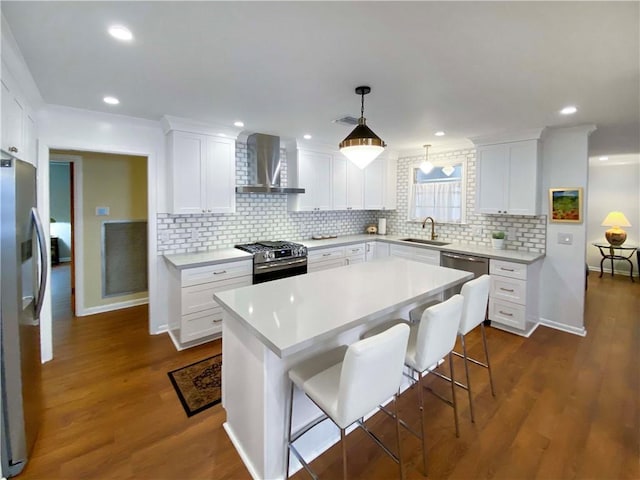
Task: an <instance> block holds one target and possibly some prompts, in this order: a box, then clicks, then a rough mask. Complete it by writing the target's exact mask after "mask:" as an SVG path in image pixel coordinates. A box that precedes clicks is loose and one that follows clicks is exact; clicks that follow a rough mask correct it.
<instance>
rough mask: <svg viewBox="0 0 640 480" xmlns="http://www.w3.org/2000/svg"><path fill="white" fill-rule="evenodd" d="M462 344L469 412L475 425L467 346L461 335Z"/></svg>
mask: <svg viewBox="0 0 640 480" xmlns="http://www.w3.org/2000/svg"><path fill="white" fill-rule="evenodd" d="M460 343H462V356H463V357H464V358H463V360H464V371H465V373H466V375H467V393H468V395H469V412H470V413H471V422H473V423H475V422H476V419H475V417H474V415H473V398H472V395H471V381H470V380H469V364H468V362H467V345H466V343H465V341H464V335H460Z"/></svg>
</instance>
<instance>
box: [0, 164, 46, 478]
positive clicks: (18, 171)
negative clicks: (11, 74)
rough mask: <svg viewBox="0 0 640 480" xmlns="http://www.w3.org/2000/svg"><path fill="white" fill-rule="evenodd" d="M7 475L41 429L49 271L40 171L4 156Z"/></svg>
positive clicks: (2, 336) (1, 230) (17, 468)
mask: <svg viewBox="0 0 640 480" xmlns="http://www.w3.org/2000/svg"><path fill="white" fill-rule="evenodd" d="M0 153H1V155H0V237H1V244H0V247H1V248H0V304H1V308H0V311H1V317H0V320H1V325H2V328H1V329H0V344H1V347H2V349H1V359H0V360H1V363H0V373H1V376H0V379H1V383H0V386H1V389H2V403H1V404H2V415H1V416H0V436H1V438H0V441H1V442H0V443H1V444H2V451H1V453H2V475H3V476H5V477H12V476H15V475H18V474H19V473H20V472H21V471H22V470H23V468H24V467H25V465H26V462H27V459H28V458H29V455H30V453H31V449H32V447H33V444H34V442H35V439H36V435H37V432H38V426H39V423H40V415H41V412H42V406H41V399H42V396H41V381H40V366H41V360H40V320H39V317H40V309H41V307H42V299H43V293H44V290H45V286H46V282H47V276H48V271H49V256H48V255H47V252H46V246H45V245H46V244H45V236H44V231H43V229H42V222H41V221H40V218H39V217H38V212H37V210H36V208H35V207H36V169H35V167H34V166H33V165H31V164H29V163H27V162H23V161H21V160H18V159H16V158H15V157H13V156H12V155H11V154H9V153H6V152H4V151H2V152H0Z"/></svg>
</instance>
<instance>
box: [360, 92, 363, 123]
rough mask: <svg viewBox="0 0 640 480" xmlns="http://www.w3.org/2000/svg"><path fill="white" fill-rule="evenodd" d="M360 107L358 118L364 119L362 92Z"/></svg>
mask: <svg viewBox="0 0 640 480" xmlns="http://www.w3.org/2000/svg"><path fill="white" fill-rule="evenodd" d="M361 95H362V99H361V102H362V103H361V106H360V118H364V92H362V94H361Z"/></svg>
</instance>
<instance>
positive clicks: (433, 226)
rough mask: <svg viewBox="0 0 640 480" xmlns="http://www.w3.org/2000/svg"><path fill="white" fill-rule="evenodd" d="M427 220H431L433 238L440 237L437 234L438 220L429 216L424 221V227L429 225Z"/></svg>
mask: <svg viewBox="0 0 640 480" xmlns="http://www.w3.org/2000/svg"><path fill="white" fill-rule="evenodd" d="M427 220H431V240H435V239H436V238H438V235H436V221H435V220H434V219H433V217H427V218H425V219H424V222H422V228H424V227H425V226H426V225H427Z"/></svg>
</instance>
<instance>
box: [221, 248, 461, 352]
mask: <svg viewBox="0 0 640 480" xmlns="http://www.w3.org/2000/svg"><path fill="white" fill-rule="evenodd" d="M472 277H473V274H472V273H469V272H464V271H461V270H453V269H450V268H442V267H437V266H432V265H426V264H424V263H420V262H414V261H411V260H406V259H404V258H396V257H389V258H384V259H380V260H376V261H373V262H367V263H360V264H355V265H350V266H346V267H342V268H337V269H331V270H324V271H319V272H313V273H309V274H307V275H298V276H295V277H289V278H283V279H281V280H276V281H272V282H266V283H261V284H258V285H251V286H247V287H241V288H237V289H234V290H227V291H223V292H217V293H215V299H216V301H217V302H218V303H220V305H221V306H223V308H224V309H225V310H226V311H227V313H228V314H230V315H231V316H232V317H233V318H234V319H236V320H237V321H239V322H241V323H242V324H244V325H245V326H246V327H247V328H249V330H250V331H252V332H253V333H254V335H256V336H257V338H258V339H259V340H260V341H261V342H263V343H264V344H265V345H267V346H268V347H269V348H270V349H271V350H272V351H273V352H274V353H275V354H276V355H278V356H279V357H281V358H283V357H285V356H288V355H291V354H293V353H296V352H299V351H302V350H304V349H305V348H308V347H311V346H315V345H318V344H321V343H323V342H326V341H328V340H330V339H332V338H335V336H336V335H337V334H339V333H341V332H343V331H346V330H349V329H351V328H353V327H356V326H358V325H361V324H363V323H366V322H368V321H371V320H376V319H379V318H382V317H384V316H386V315H389V314H392V313H393V312H394V311H396V310H397V309H399V308H402V307H405V306H408V305H411V304H413V303H419V302H421V301H425V300H427V299H428V298H429V297H431V296H432V295H435V294H438V293H440V292H442V291H443V290H446V289H447V288H449V287H451V286H454V285H456V284H458V283H461V282H464V281H466V280H469V279H471V278H472Z"/></svg>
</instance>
